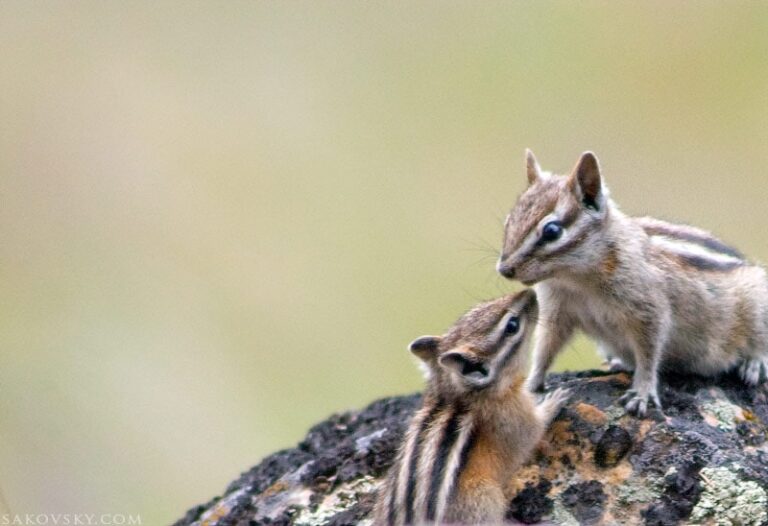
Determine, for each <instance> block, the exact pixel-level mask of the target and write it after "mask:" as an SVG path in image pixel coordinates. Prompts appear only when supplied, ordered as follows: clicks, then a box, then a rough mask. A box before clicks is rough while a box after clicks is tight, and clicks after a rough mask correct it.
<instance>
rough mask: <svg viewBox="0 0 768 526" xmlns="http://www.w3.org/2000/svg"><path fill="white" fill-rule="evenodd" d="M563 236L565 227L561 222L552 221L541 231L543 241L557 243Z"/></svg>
mask: <svg viewBox="0 0 768 526" xmlns="http://www.w3.org/2000/svg"><path fill="white" fill-rule="evenodd" d="M562 235H563V225H562V223H560V221H550V222H549V223H547V224H546V225H544V228H543V229H542V231H541V239H542V241H555V240H556V239H560V236H562Z"/></svg>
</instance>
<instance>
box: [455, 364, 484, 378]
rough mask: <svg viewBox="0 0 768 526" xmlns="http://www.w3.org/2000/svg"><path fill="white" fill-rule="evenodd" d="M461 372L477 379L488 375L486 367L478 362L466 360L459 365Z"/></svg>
mask: <svg viewBox="0 0 768 526" xmlns="http://www.w3.org/2000/svg"><path fill="white" fill-rule="evenodd" d="M461 374H462V375H464V376H466V377H469V378H474V379H477V380H479V379H482V378H485V377H487V376H488V369H487V368H486V367H485V365H483V364H482V363H480V362H469V361H467V362H464V365H462V367H461Z"/></svg>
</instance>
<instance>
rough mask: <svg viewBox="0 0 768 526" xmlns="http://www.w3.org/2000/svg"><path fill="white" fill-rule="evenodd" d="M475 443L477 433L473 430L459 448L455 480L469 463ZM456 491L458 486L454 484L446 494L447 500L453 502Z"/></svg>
mask: <svg viewBox="0 0 768 526" xmlns="http://www.w3.org/2000/svg"><path fill="white" fill-rule="evenodd" d="M475 442H477V432H476V430H475V429H473V430H472V432H471V433H470V435H469V437H467V441H466V442H465V443H464V447H463V448H461V456H460V457H459V468H458V470H457V471H456V473H458V475H457V477H456V479H457V480H458V478H459V476H460V475H461V473H463V472H464V468H466V467H467V462H468V461H469V454H470V453H471V452H472V449H473V448H474V447H475ZM457 490H458V484H455V483H454V485H453V486H452V487H451V490H450V492H449V493H448V500H449V501H450V500H453V499H454V498H455V496H456V491H457Z"/></svg>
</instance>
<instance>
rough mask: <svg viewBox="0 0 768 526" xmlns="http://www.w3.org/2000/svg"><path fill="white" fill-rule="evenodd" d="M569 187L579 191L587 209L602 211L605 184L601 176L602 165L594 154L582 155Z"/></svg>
mask: <svg viewBox="0 0 768 526" xmlns="http://www.w3.org/2000/svg"><path fill="white" fill-rule="evenodd" d="M569 186H570V187H571V189H573V190H574V191H576V190H578V192H579V195H580V197H581V201H582V203H584V206H586V207H587V208H591V209H593V210H600V207H601V206H602V196H603V182H602V177H601V176H600V163H599V162H598V160H597V156H596V155H595V154H594V153H592V152H584V153H583V154H581V158H580V159H579V162H577V163H576V166H575V167H574V169H573V172H572V173H571V179H570V181H569Z"/></svg>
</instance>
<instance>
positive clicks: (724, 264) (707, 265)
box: [675, 253, 744, 272]
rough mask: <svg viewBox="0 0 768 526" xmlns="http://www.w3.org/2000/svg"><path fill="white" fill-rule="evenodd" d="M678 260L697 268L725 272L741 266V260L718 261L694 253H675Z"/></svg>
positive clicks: (742, 263) (742, 264)
mask: <svg viewBox="0 0 768 526" xmlns="http://www.w3.org/2000/svg"><path fill="white" fill-rule="evenodd" d="M675 255H676V256H677V257H678V258H680V261H682V262H683V263H685V264H686V265H689V266H691V267H693V268H696V269H699V270H712V271H720V272H725V271H728V270H733V269H735V268H739V267H743V266H744V262H743V261H718V260H716V259H710V258H706V257H704V256H698V255H695V254H677V253H676V254H675Z"/></svg>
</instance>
